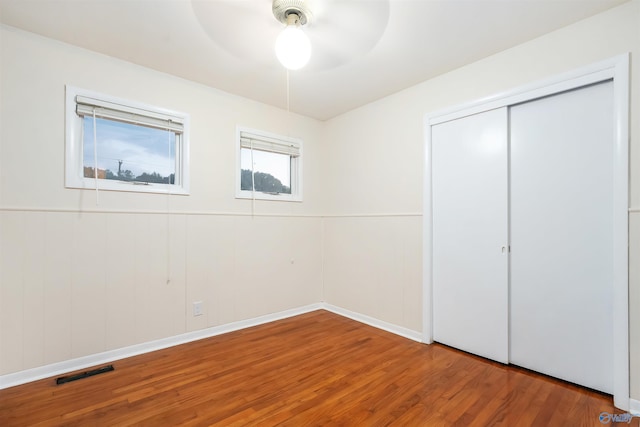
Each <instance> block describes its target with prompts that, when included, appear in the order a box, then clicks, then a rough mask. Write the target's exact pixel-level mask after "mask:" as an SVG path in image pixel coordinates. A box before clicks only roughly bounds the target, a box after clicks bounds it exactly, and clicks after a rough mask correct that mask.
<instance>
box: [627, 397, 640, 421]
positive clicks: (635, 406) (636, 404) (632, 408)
mask: <svg viewBox="0 0 640 427" xmlns="http://www.w3.org/2000/svg"><path fill="white" fill-rule="evenodd" d="M629 413H630V414H631V415H635V416H636V417H640V400H635V399H629Z"/></svg>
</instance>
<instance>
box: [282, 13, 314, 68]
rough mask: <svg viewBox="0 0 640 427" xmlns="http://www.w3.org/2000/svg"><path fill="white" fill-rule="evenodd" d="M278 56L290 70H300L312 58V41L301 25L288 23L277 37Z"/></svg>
mask: <svg viewBox="0 0 640 427" xmlns="http://www.w3.org/2000/svg"><path fill="white" fill-rule="evenodd" d="M276 56H277V57H278V60H279V61H280V63H281V64H282V65H284V67H285V68H288V69H289V70H299V69H300V68H302V67H304V66H305V65H307V63H308V62H309V59H310V58H311V42H310V41H309V38H308V37H307V35H306V34H305V33H304V31H302V29H301V28H300V26H299V25H295V24H294V25H287V27H286V28H285V29H284V30H282V32H281V33H280V35H279V36H278V38H277V39H276Z"/></svg>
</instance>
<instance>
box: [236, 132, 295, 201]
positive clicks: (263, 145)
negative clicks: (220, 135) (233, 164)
mask: <svg viewBox="0 0 640 427" xmlns="http://www.w3.org/2000/svg"><path fill="white" fill-rule="evenodd" d="M236 147H237V150H238V169H237V179H236V197H238V198H246V199H262V200H284V201H298V202H299V201H302V141H301V140H300V139H297V138H290V137H286V136H280V135H275V134H271V133H267V132H263V131H258V130H254V129H248V128H238V131H237V143H236Z"/></svg>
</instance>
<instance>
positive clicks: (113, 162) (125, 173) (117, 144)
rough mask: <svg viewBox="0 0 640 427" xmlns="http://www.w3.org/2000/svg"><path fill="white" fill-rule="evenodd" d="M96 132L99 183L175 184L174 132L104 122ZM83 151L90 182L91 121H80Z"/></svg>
mask: <svg viewBox="0 0 640 427" xmlns="http://www.w3.org/2000/svg"><path fill="white" fill-rule="evenodd" d="M96 129H97V132H96V136H97V138H96V140H97V144H96V145H97V148H98V150H97V151H98V178H99V179H112V180H117V181H138V182H149V183H160V184H175V182H174V181H175V173H176V134H175V132H172V131H167V130H162V129H154V128H150V127H146V126H139V125H134V124H130V123H123V122H118V121H114V120H107V119H96ZM82 149H83V166H84V176H85V177H86V178H93V177H94V141H93V117H87V116H85V117H84V118H83V142H82Z"/></svg>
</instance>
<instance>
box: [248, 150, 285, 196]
mask: <svg viewBox="0 0 640 427" xmlns="http://www.w3.org/2000/svg"><path fill="white" fill-rule="evenodd" d="M240 168H241V169H242V175H241V179H240V189H241V190H247V191H251V187H252V185H251V171H252V170H253V172H254V181H255V183H256V191H262V192H265V193H284V194H291V156H289V155H286V154H278V153H270V152H267V151H258V150H253V168H252V167H251V150H250V149H248V148H242V149H241V150H240Z"/></svg>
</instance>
